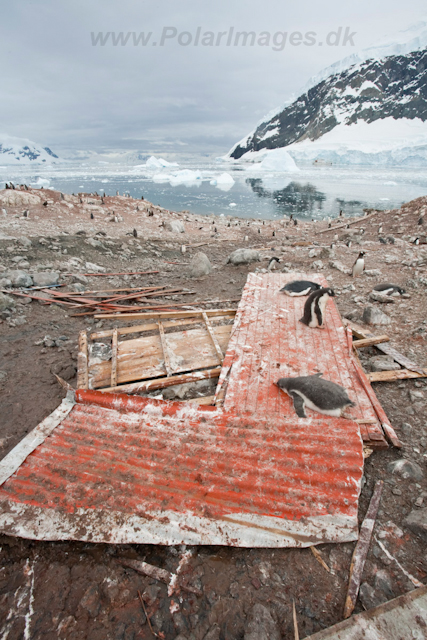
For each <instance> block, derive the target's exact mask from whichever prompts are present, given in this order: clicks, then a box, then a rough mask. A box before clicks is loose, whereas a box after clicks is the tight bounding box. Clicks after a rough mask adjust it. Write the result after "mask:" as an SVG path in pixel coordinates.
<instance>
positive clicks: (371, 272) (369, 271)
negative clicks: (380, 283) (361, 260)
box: [363, 269, 381, 278]
mask: <svg viewBox="0 0 427 640" xmlns="http://www.w3.org/2000/svg"><path fill="white" fill-rule="evenodd" d="M363 273H364V274H365V275H367V276H368V277H369V278H376V277H377V276H380V275H381V271H380V270H379V269H365V271H364V272H363Z"/></svg>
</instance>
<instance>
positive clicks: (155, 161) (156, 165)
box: [145, 156, 179, 169]
mask: <svg viewBox="0 0 427 640" xmlns="http://www.w3.org/2000/svg"><path fill="white" fill-rule="evenodd" d="M145 166H146V168H147V169H164V168H165V167H178V166H179V165H178V164H177V163H176V162H168V161H167V160H165V159H164V158H156V157H155V156H150V157H149V158H148V160H147V162H146V163H145Z"/></svg>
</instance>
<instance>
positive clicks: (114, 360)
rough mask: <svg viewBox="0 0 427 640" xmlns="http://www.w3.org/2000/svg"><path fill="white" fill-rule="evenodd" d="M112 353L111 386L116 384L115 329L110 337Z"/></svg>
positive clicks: (116, 340)
mask: <svg viewBox="0 0 427 640" xmlns="http://www.w3.org/2000/svg"><path fill="white" fill-rule="evenodd" d="M111 347H112V355H111V386H112V387H115V386H116V384H117V347H118V336H117V329H114V330H113V339H112V344H111Z"/></svg>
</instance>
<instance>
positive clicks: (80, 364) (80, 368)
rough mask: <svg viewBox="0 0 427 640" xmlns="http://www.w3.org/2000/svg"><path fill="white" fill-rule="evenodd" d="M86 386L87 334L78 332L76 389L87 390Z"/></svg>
mask: <svg viewBox="0 0 427 640" xmlns="http://www.w3.org/2000/svg"><path fill="white" fill-rule="evenodd" d="M88 385H89V379H88V352H87V333H86V331H80V333H79V352H78V354H77V389H87V388H88Z"/></svg>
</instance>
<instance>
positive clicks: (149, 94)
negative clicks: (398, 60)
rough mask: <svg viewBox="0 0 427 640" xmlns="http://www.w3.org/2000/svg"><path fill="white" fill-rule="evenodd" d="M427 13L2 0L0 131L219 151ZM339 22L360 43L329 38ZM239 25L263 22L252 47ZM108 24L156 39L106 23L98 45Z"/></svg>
mask: <svg viewBox="0 0 427 640" xmlns="http://www.w3.org/2000/svg"><path fill="white" fill-rule="evenodd" d="M424 13H425V0H408V1H407V2H404V3H403V2H401V0H376V1H375V0H359V1H358V2H357V3H356V2H354V3H344V2H342V0H324V1H323V2H321V3H319V2H318V0H305V1H304V0H300V2H299V3H296V2H292V3H291V2H288V3H286V2H284V0H263V1H261V0H256V1H254V0H216V1H215V2H212V3H210V2H206V1H205V2H203V1H202V2H201V1H200V0H198V1H197V2H196V1H195V0H179V1H177V0H120V1H119V0H67V1H65V0H32V1H31V0H16V1H15V2H3V6H2V11H1V24H0V55H1V62H2V65H1V73H2V82H1V86H2V92H1V94H0V132H2V133H7V134H9V135H13V136H19V137H26V138H30V139H32V140H34V141H36V142H39V143H42V144H43V145H48V146H50V147H51V148H52V149H53V150H57V151H59V152H60V153H62V154H64V155H66V153H67V151H71V150H77V149H91V150H96V151H105V150H113V149H117V150H119V149H138V150H141V151H142V152H147V153H157V154H161V153H167V152H177V153H180V152H187V153H191V152H197V153H201V152H206V153H215V154H223V153H225V152H226V151H228V149H229V148H230V147H231V146H232V144H234V143H235V142H237V141H238V140H239V139H240V138H242V137H243V136H244V135H246V134H247V133H249V131H250V130H251V129H253V128H254V126H255V125H256V123H257V122H258V121H259V120H260V119H261V117H262V116H264V115H265V114H266V113H267V112H269V111H270V110H271V109H273V108H274V107H276V106H278V105H280V104H282V103H283V102H284V101H285V100H286V99H287V98H289V97H290V96H291V95H292V94H293V93H297V92H298V90H299V89H300V88H301V87H302V86H303V85H304V84H305V83H306V82H307V80H308V78H309V77H310V76H312V75H314V74H315V73H316V72H318V71H320V70H321V69H322V68H323V67H325V66H327V65H329V64H331V63H332V62H335V61H336V60H339V59H340V58H344V57H345V56H347V55H349V54H350V53H352V52H354V51H356V50H358V49H362V48H364V47H366V46H369V45H370V44H372V43H373V42H375V41H376V40H377V39H380V38H381V37H383V36H384V35H387V34H389V33H393V32H394V31H397V30H399V29H401V28H404V27H406V26H408V25H409V24H411V23H413V22H416V21H417V20H418V19H419V17H420V16H422V15H423V14H424ZM198 27H200V30H199V42H198V44H196V45H195V41H196V38H197V33H198V31H197V30H198ZM339 27H342V32H341V40H342V37H343V34H344V31H345V28H346V27H349V29H350V33H353V32H355V36H354V37H353V42H354V45H355V46H354V47H353V46H351V39H350V41H349V42H348V43H347V45H346V46H343V45H342V44H339V45H338V46H327V44H326V36H327V34H328V33H330V32H336V31H337V30H338V29H339ZM230 28H234V31H233V32H232V33H231V35H230ZM242 31H254V32H255V33H256V41H255V44H254V46H250V39H248V41H247V43H246V46H243V44H242V37H240V40H239V42H238V44H237V45H235V35H236V32H242ZM100 32H101V33H103V34H104V37H107V36H106V35H105V34H107V33H108V32H112V33H114V34H115V35H116V37H117V34H119V32H123V33H124V35H126V34H127V33H128V32H135V33H136V34H137V36H138V35H139V34H140V33H141V32H143V33H144V37H145V38H147V37H149V40H148V43H147V44H146V46H142V45H141V44H137V45H136V46H134V44H133V41H132V38H133V36H131V37H130V38H129V40H128V42H127V44H126V46H121V45H120V44H118V45H117V46H114V45H113V43H112V33H110V35H109V36H108V39H107V41H106V43H105V44H104V46H101V44H100V42H98V44H97V45H94V44H93V43H92V36H91V34H92V33H93V34H95V38H96V36H97V34H99V33H100ZM150 32H151V35H150V36H148V34H149V33H150ZM206 32H212V34H209V33H208V34H207V33H206ZM266 32H267V33H266ZM282 32H287V33H288V36H287V38H288V40H287V42H286V45H285V46H284V47H283V35H281V33H282ZM293 32H300V33H301V34H302V42H300V44H298V42H299V40H300V37H299V36H298V34H297V35H294V36H293V39H294V44H291V43H290V42H289V38H290V34H291V33H293ZM308 32H315V34H316V35H315V36H313V35H311V36H307V35H306V34H307V33H308ZM220 33H223V34H224V35H222V36H221V35H219V34H220ZM162 34H163V46H161V44H162ZM275 34H276V35H275ZM166 36H167V37H166ZM274 37H275V40H274V41H273V38H274ZM313 38H315V40H316V43H315V44H314V45H313V44H311V43H312V42H313ZM190 39H191V42H190V44H187V43H188V42H189V41H190ZM203 39H204V40H203ZM330 40H332V41H333V40H334V36H330ZM304 42H309V43H310V46H308V44H304ZM319 42H322V43H323V44H322V45H321V46H319V44H318V43H319ZM211 44H213V46H210V45H211Z"/></svg>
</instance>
